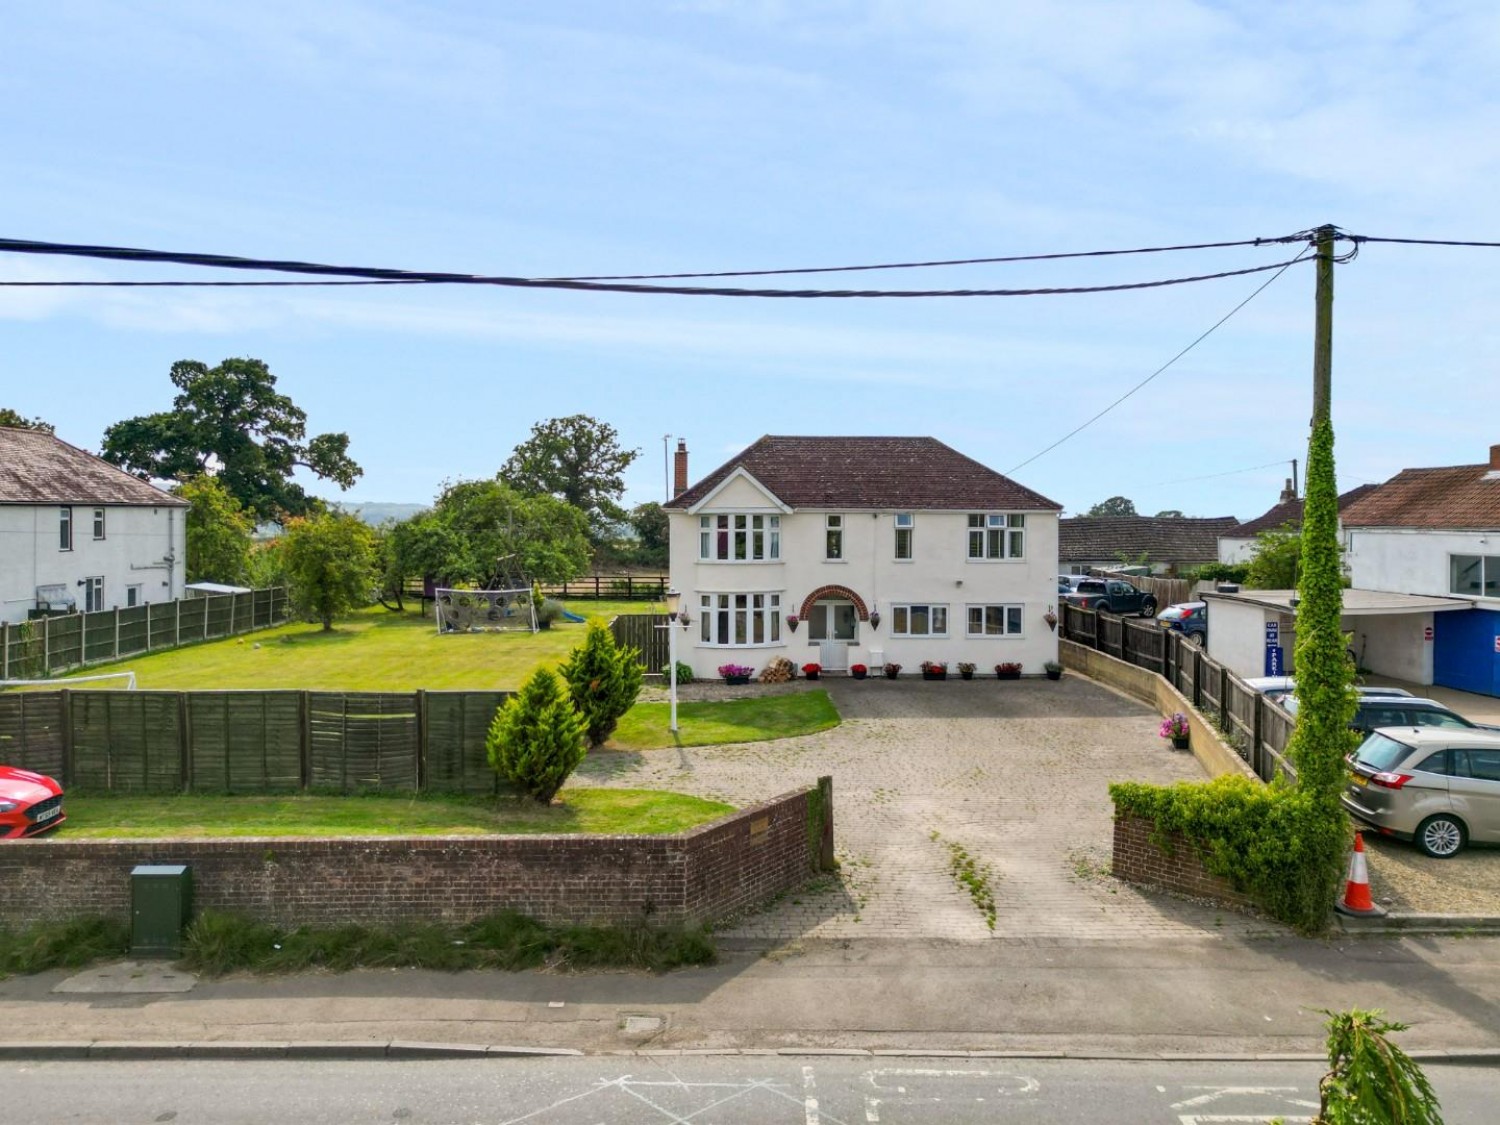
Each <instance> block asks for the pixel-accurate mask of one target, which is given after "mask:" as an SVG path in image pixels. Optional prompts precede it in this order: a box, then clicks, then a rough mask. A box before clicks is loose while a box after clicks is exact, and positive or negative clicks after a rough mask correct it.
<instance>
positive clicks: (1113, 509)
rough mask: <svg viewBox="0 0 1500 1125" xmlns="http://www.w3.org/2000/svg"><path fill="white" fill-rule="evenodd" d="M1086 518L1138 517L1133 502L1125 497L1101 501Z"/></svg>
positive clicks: (1114, 497) (1089, 511)
mask: <svg viewBox="0 0 1500 1125" xmlns="http://www.w3.org/2000/svg"><path fill="white" fill-rule="evenodd" d="M1083 514H1084V515H1086V516H1138V515H1140V513H1139V512H1137V511H1136V510H1135V501H1133V500H1131V499H1129V498H1128V497H1125V496H1111V497H1110V498H1109V499H1108V500H1101V501H1099V503H1097V504H1095V505H1094V506H1093V507H1092V508H1090V509H1089V510H1088V511H1086V512H1084V513H1083Z"/></svg>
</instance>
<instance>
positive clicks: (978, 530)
mask: <svg viewBox="0 0 1500 1125" xmlns="http://www.w3.org/2000/svg"><path fill="white" fill-rule="evenodd" d="M1025 557H1026V517H1025V516H1024V515H1022V514H1021V513H1019V512H1009V513H1007V512H971V513H969V558H971V559H1022V558H1025Z"/></svg>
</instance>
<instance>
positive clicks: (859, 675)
mask: <svg viewBox="0 0 1500 1125" xmlns="http://www.w3.org/2000/svg"><path fill="white" fill-rule="evenodd" d="M849 674H850V675H851V676H853V677H854V678H855V679H856V680H862V679H864V678H865V677H866V676H868V675H869V673H868V672H861V671H859V670H858V669H855V670H854V671H853V672H850V673H849Z"/></svg>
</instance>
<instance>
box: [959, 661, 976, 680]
mask: <svg viewBox="0 0 1500 1125" xmlns="http://www.w3.org/2000/svg"><path fill="white" fill-rule="evenodd" d="M958 674H959V675H960V676H962V677H963V678H964V679H966V680H972V679H973V678H974V665H972V664H964V663H960V664H959V666H958Z"/></svg>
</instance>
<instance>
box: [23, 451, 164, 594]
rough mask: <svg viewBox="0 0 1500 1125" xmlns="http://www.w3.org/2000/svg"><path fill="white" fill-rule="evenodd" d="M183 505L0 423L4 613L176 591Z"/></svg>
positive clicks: (97, 461)
mask: <svg viewBox="0 0 1500 1125" xmlns="http://www.w3.org/2000/svg"><path fill="white" fill-rule="evenodd" d="M187 507H188V505H187V502H186V501H183V500H179V499H178V498H177V497H175V496H173V495H171V494H170V493H167V492H164V491H162V490H161V489H159V488H157V487H155V486H154V485H151V484H148V483H147V482H145V481H143V480H141V479H139V478H138V477H134V476H131V475H130V474H129V473H127V472H124V471H122V470H121V469H117V468H116V467H115V466H113V465H111V464H109V463H108V462H107V461H104V460H102V459H101V458H98V457H95V456H94V455H93V454H91V453H85V452H84V451H83V450H82V449H79V448H77V447H76V446H73V445H69V444H68V443H67V442H65V441H62V440H61V439H59V438H57V437H55V436H53V435H52V434H49V433H44V432H43V431H41V430H27V429H16V428H12V427H7V426H0V621H5V622H15V621H24V620H26V618H27V616H28V615H29V614H30V613H31V612H32V611H33V610H47V611H52V612H68V611H73V610H83V611H92V610H99V609H109V608H112V607H114V606H122V607H123V606H133V605H142V604H145V603H146V602H163V601H171V600H173V599H174V598H178V597H181V596H182V587H183V579H184V576H185V573H186V571H185V567H184V561H185V558H186V542H187V528H186V516H187Z"/></svg>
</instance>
